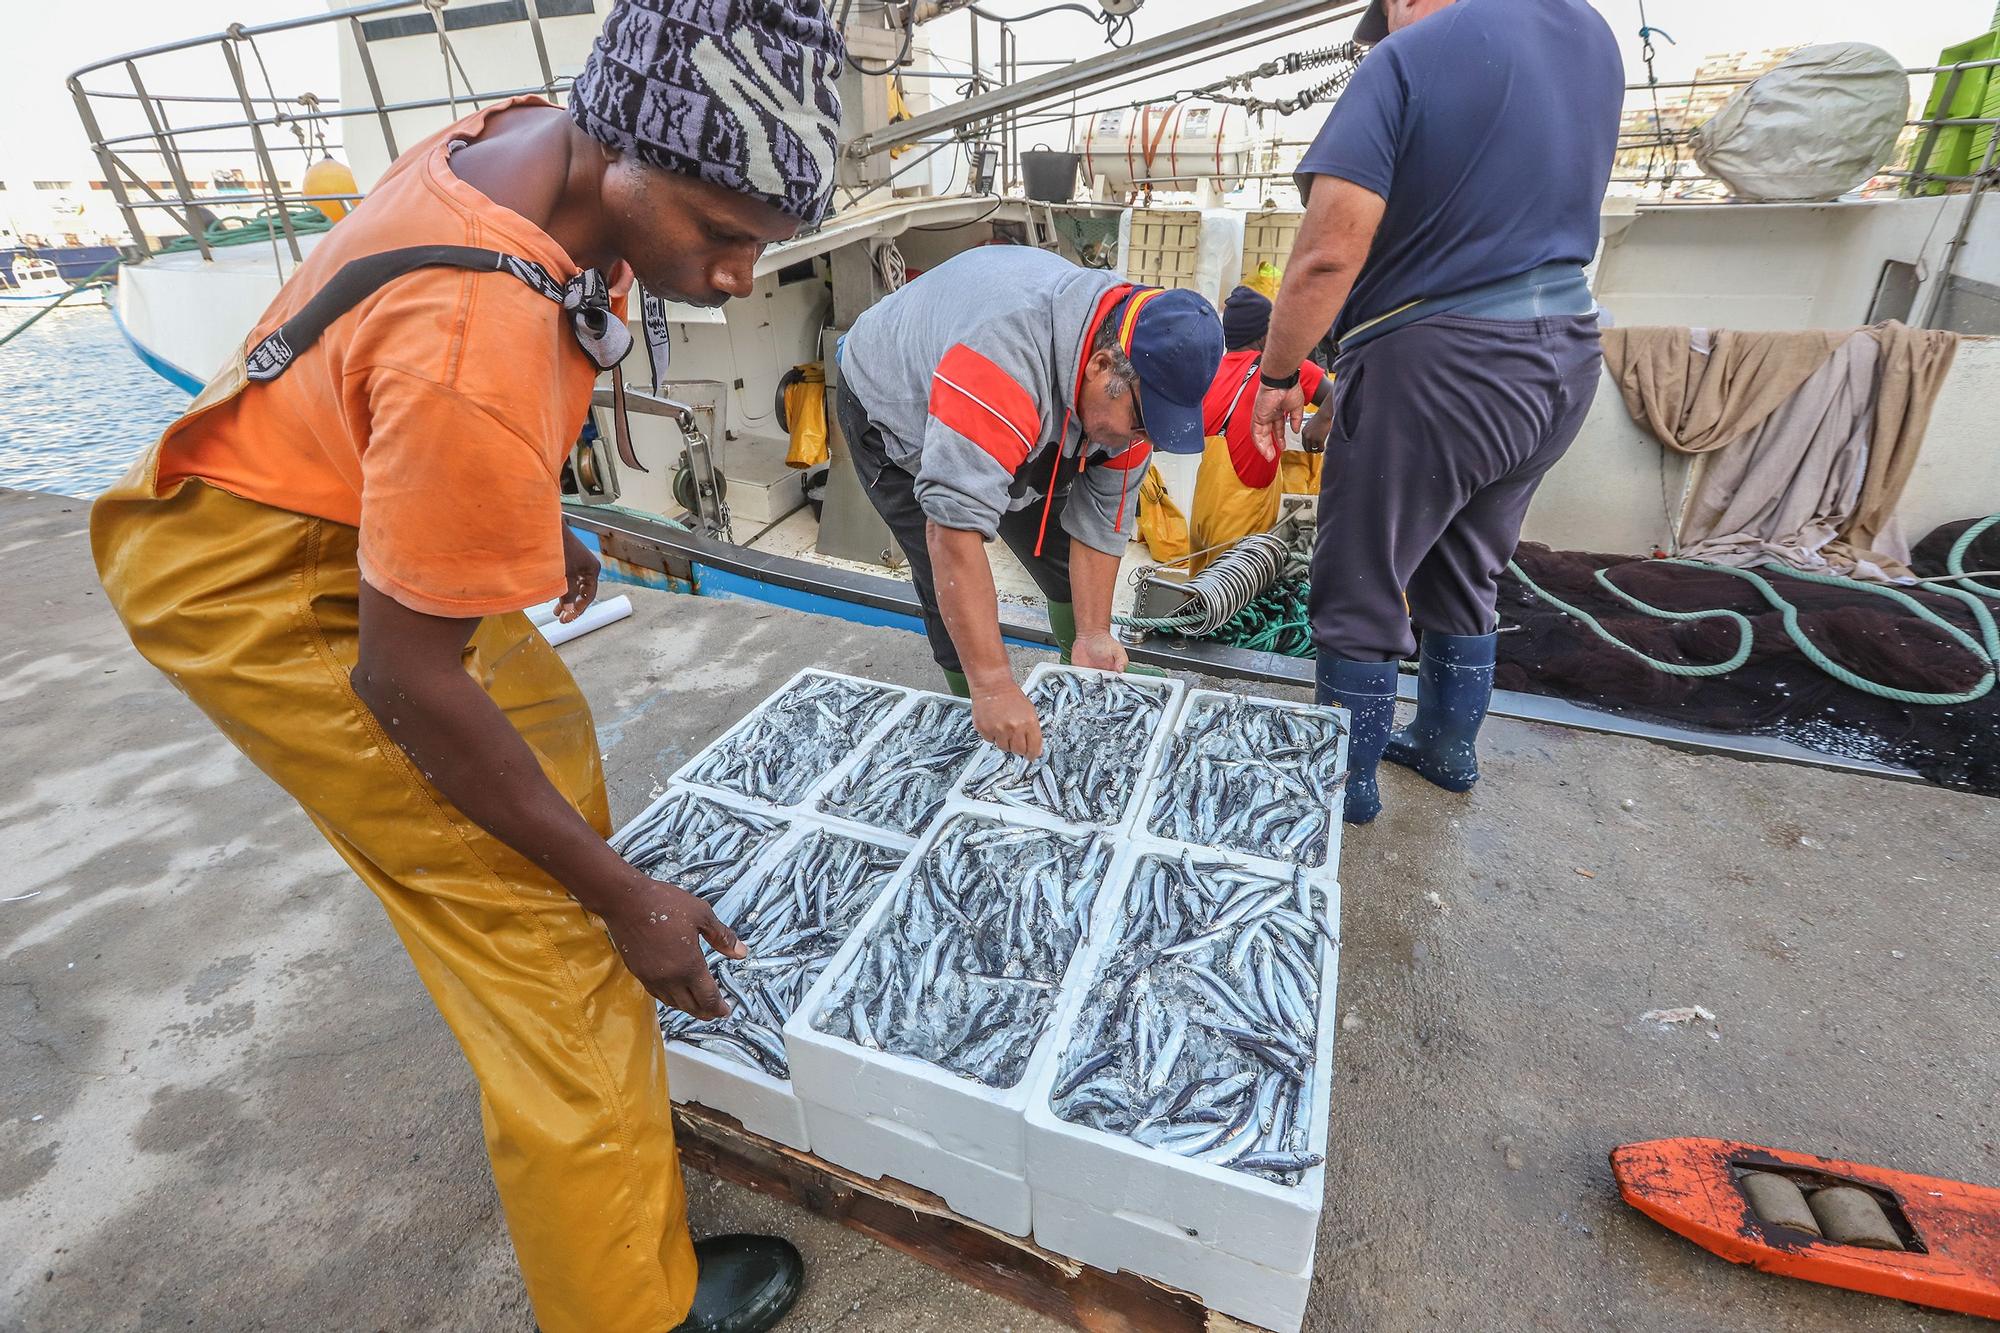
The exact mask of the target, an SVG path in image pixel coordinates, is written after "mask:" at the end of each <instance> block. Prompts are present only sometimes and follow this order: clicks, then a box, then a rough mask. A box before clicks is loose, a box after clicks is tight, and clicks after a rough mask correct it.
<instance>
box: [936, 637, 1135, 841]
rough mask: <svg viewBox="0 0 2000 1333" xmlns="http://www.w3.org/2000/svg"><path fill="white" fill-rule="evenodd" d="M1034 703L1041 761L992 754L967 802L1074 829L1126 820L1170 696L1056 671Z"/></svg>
mask: <svg viewBox="0 0 2000 1333" xmlns="http://www.w3.org/2000/svg"><path fill="white" fill-rule="evenodd" d="M1028 701H1029V702H1030V703H1032V704H1034V706H1035V712H1036V713H1037V714H1038V715H1039V716H1040V718H1041V723H1042V757H1041V758H1040V759H1032V760H1031V759H1025V758H1022V757H1021V756H1020V755H1012V754H1007V753H1005V752H1004V751H1001V750H997V749H996V750H989V751H987V752H986V753H985V754H984V755H982V756H981V757H980V760H979V762H978V763H977V764H975V765H974V766H973V769H972V772H971V774H970V775H969V776H968V777H967V779H966V783H965V795H966V796H967V797H968V798H969V799H971V800H975V801H986V802H991V803H995V804H1000V805H1013V806H1021V807H1024V808H1026V809H1030V810H1040V811H1042V812H1043V813H1045V814H1051V815H1054V816H1055V817H1056V818H1058V819H1061V820H1066V821H1068V822H1069V823H1072V824H1103V825H1108V824H1116V823H1117V822H1118V821H1119V820H1121V819H1123V818H1124V817H1125V811H1126V809H1127V807H1128V806H1129V805H1130V803H1131V799H1132V795H1133V792H1134V791H1135V790H1136V789H1137V787H1138V785H1139V781H1140V779H1141V778H1142V777H1143V776H1144V774H1143V773H1141V772H1140V769H1141V768H1142V767H1143V765H1144V764H1145V760H1146V750H1147V747H1148V746H1150V745H1151V744H1152V743H1153V734H1154V731H1155V729H1156V728H1157V727H1158V726H1159V723H1160V718H1161V717H1162V715H1164V714H1165V712H1166V707H1167V701H1166V695H1165V692H1164V691H1163V690H1161V689H1160V687H1158V686H1156V685H1144V684H1140V683H1138V682H1136V681H1134V680H1131V679H1128V678H1124V677H1119V676H1102V675H1094V674H1084V673H1082V672H1069V671H1052V672H1050V673H1048V674H1047V675H1045V676H1043V677H1042V678H1041V679H1040V680H1038V681H1036V682H1035V685H1034V688H1033V689H1031V690H1030V691H1029V692H1028Z"/></svg>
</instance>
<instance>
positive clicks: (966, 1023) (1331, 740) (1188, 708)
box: [614, 664, 1347, 1329]
mask: <svg viewBox="0 0 2000 1333" xmlns="http://www.w3.org/2000/svg"><path fill="white" fill-rule="evenodd" d="M1025 688H1026V690H1027V692H1028V694H1029V697H1030V698H1031V699H1032V700H1033V701H1034V702H1035V704H1036V707H1037V712H1038V714H1039V715H1040V717H1041V719H1042V725H1043V735H1044V744H1045V753H1044V756H1043V757H1042V759H1040V760H1038V761H1034V762H1032V763H1031V762H1028V761H1024V760H1018V759H1014V758H1012V757H1010V756H1005V755H1002V754H1000V753H999V752H998V751H996V750H994V749H993V748H992V747H990V746H988V745H986V744H985V743H984V742H982V741H980V740H979V739H978V738H977V736H976V734H975V733H974V732H973V731H972V728H971V717H970V709H969V707H968V706H967V705H966V704H964V703H963V702H962V701H959V700H954V699H950V698H947V697H945V696H941V695H936V694H928V693H922V692H914V691H908V690H903V689H900V688H897V687H894V686H888V685H882V684H878V683H876V682H872V681H865V680H859V679H857V678H854V677H849V676H841V675H838V674H836V673H832V672H825V671H818V670H807V671H802V672H800V673H799V675H798V676H795V677H794V678H793V679H792V680H791V681H789V682H787V683H786V685H785V686H783V687H782V688H780V689H779V690H778V691H777V692H775V693H774V694H773V695H772V696H771V697H770V698H768V699H766V700H764V701H763V703H761V704H759V705H758V707H757V708H756V709H754V710H752V712H751V713H750V714H749V715H748V716H746V717H745V718H744V719H743V720H742V721H740V722H738V723H737V724H736V725H735V726H733V727H731V728H730V729H729V730H728V731H727V732H725V733H723V735H722V736H720V737H718V738H717V739H716V741H714V742H713V743H712V744H710V745H709V746H707V747H706V748H704V749H703V750H702V751H701V752H700V753H699V754H697V755H696V756H694V758H693V759H691V760H689V761H688V763H687V764H686V765H684V766H683V767H682V769H681V770H680V771H679V772H678V773H677V774H676V775H675V777H674V778H673V780H672V781H671V783H670V785H669V790H668V791H667V792H666V794H665V795H663V796H662V797H661V798H660V799H659V800H658V801H656V802H655V803H654V804H653V806H652V807H650V808H649V809H648V810H647V812H646V813H645V814H643V815H641V816H640V817H639V818H638V819H636V820H634V821H633V822H632V824H631V825H629V826H628V827H627V829H626V830H625V831H624V832H623V833H621V834H620V835H619V837H618V838H617V839H616V840H614V845H615V846H617V847H618V849H619V850H620V852H621V853H623V854H625V855H626V856H627V858H628V859H630V860H632V861H633V862H634V864H637V865H640V866H641V867H642V868H645V869H648V870H649V871H650V872H651V873H653V874H655V875H656V876H658V877H660V878H666V879H673V880H675V881H676V882H679V883H681V884H682V885H683V886H684V887H687V888H689V889H690V890H691V891H693V892H696V893H699V894H701V895H702V896H703V897H704V898H706V899H708V900H709V901H710V902H711V903H713V904H715V906H716V908H717V912H718V914H719V915H721V916H722V917H723V918H724V919H725V920H726V921H729V922H730V923H731V925H732V926H733V927H734V928H735V929H736V930H737V931H738V932H739V934H741V935H743V937H744V939H745V942H746V943H747V944H748V946H749V950H750V957H749V958H747V959H745V960H743V961H742V962H728V961H725V960H715V962H716V971H717V976H718V980H719V981H720V983H721V984H722V985H723V987H724V990H725V993H726V994H728V995H729V996H730V998H731V1000H732V1003H734V1005H735V1007H736V1012H735V1013H733V1014H732V1015H731V1017H730V1018H728V1019H725V1020H722V1021H720V1022H717V1023H704V1022H698V1021H695V1020H691V1019H688V1018H687V1017H686V1016H685V1015H677V1014H663V1028H664V1029H665V1030H666V1031H667V1033H668V1036H669V1041H668V1047H667V1051H668V1072H669V1077H670V1079H671V1081H672V1088H673V1095H674V1096H675V1097H676V1098H677V1099H680V1100H683V1101H689V1100H691V1101H698V1102H700V1103H702V1104H704V1105H707V1106H712V1107H714V1108H716V1109H718V1110H722V1111H725V1112H728V1113H729V1114H731V1115H734V1116H736V1117H737V1119H739V1120H740V1121H741V1122H742V1123H743V1125H744V1126H745V1128H747V1129H749V1130H750V1131H751V1132H753V1133H756V1134H761V1135H763V1136H765V1137H768V1138H772V1139H775V1140H777V1141H779V1142H782V1143H786V1144H789V1145H791V1146H793V1147H796V1148H800V1149H806V1150H810V1151H812V1152H814V1153H815V1154H817V1155H819V1156H820V1157H822V1158H824V1159H826V1160H827V1161H829V1162H832V1163H834V1164H836V1165H839V1166H843V1167H846V1168H848V1169H849V1170H852V1171H855V1172H857V1173H859V1174H862V1175H865V1176H869V1177H876V1178H880V1177H893V1178H895V1179H897V1180H901V1181H904V1182H906V1183H909V1184H912V1185H916V1186H919V1187H921V1188H924V1189H928V1190H931V1191H932V1192H934V1193H936V1194H938V1195H940V1196H942V1197H943V1198H944V1199H945V1201H946V1202H947V1204H949V1206H950V1207H952V1208H953V1209H954V1210H955V1211H956V1212H958V1213H960V1214H962V1215H964V1216H966V1217H969V1218H971V1219H973V1220H975V1221H979V1222H982V1223H985V1224H986V1225H989V1226H992V1227H995V1228H996V1229H999V1230H1003V1231H1006V1232H1009V1233H1011V1234H1015V1235H1027V1234H1029V1233H1030V1231H1031V1230H1032V1232H1033V1234H1034V1236H1035V1238H1036V1240H1037V1241H1038V1242H1039V1243H1040V1244H1042V1245H1044V1246H1045V1247H1047V1248H1049V1249H1052V1250H1055V1251H1058V1252H1060V1253H1063V1254H1067V1255H1070V1256H1072V1257H1074V1258H1077V1259H1080V1260H1083V1261H1084V1262H1086V1263H1090V1264H1093V1265H1095V1266H1098V1267H1101V1268H1105V1269H1110V1270H1117V1269H1123V1270H1126V1271H1129V1272H1133V1273H1137V1274H1141V1275H1144V1276H1147V1277H1152V1278H1155V1279H1158V1280H1160V1281H1162V1282H1165V1283H1167V1284H1169V1285H1172V1286H1175V1287H1179V1288H1182V1289H1184V1290H1188V1291H1191V1292H1193V1293H1195V1294H1196V1295H1198V1296H1200V1297H1201V1298H1202V1299H1203V1300H1204V1301H1205V1302H1206V1303H1207V1304H1209V1305H1210V1306H1211V1307H1212V1308H1214V1309H1217V1310H1220V1311H1222V1312H1224V1313H1227V1314H1230V1315H1233V1316H1235V1317H1238V1318H1241V1319H1246V1320H1250V1321H1252V1322H1254V1323H1258V1324H1262V1325H1265V1326H1267V1327H1270V1328H1273V1329H1290V1328H1295V1327H1297V1325H1298V1324H1299V1322H1300V1319H1301V1317H1302V1314H1303V1310H1304V1304H1305V1298H1306V1292H1307V1289H1308V1287H1309V1285H1310V1279H1311V1272H1312V1257H1313V1238H1314V1235H1315V1233H1316V1230H1317V1226H1318V1220H1319V1213H1320V1208H1321V1202H1322V1199H1323V1197H1324V1189H1325V1180H1324V1166H1323V1159H1324V1155H1325V1151H1326V1138H1327V1130H1328V1097H1329V1093H1330V1089H1331V1078H1332V1050H1333V1015H1334V995H1335V981H1336V976H1337V966H1336V963H1337V953H1338V941H1337V933H1338V922H1339V901H1340V899H1339V888H1338V884H1337V882H1336V872H1337V869H1338V858H1339V840H1340V830H1341V822H1340V809H1341V803H1342V794H1341V782H1342V780H1343V776H1344V773H1345V767H1346V752H1347V745H1346V736H1345V727H1344V725H1343V722H1342V715H1340V714H1339V713H1338V712H1337V710H1332V709H1317V708H1308V707H1303V706H1300V705H1295V704H1285V703H1279V702H1274V701H1270V700H1257V699H1244V698H1241V697H1239V696H1236V695H1232V694H1224V693H1219V692H1215V691H1207V690H1195V691H1188V690H1186V689H1185V688H1184V687H1183V686H1182V685H1181V684H1179V683H1178V682H1175V681H1171V680H1164V679H1155V678H1148V677H1138V676H1113V675H1108V674H1106V673H1103V672H1094V671H1088V670H1084V669H1080V668H1074V667H1062V666H1056V665H1054V664H1044V665H1043V666H1040V667H1037V668H1036V669H1035V671H1034V672H1033V673H1031V674H1030V676H1029V678H1028V680H1027V682H1026V683H1025ZM1175 1024H1178V1028H1179V1031H1178V1032H1175V1031H1174V1025H1175ZM780 1025H781V1031H780ZM1107 1052H1109V1054H1107ZM1093 1061H1095V1062H1096V1063H1095V1064H1093V1063H1092V1062H1093Z"/></svg>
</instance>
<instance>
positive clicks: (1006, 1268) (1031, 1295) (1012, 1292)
mask: <svg viewBox="0 0 2000 1333" xmlns="http://www.w3.org/2000/svg"><path fill="white" fill-rule="evenodd" d="M674 1127H675V1131H676V1133H677V1135H678V1137H679V1141H680V1149H681V1160H682V1161H684V1162H685V1163H686V1164H687V1165H689V1166H692V1167H694V1168H695V1169H697V1170H700V1171H705V1172H707V1173H708V1174H709V1175H712V1176H715V1177H717V1178H718V1179H721V1180H727V1181H730V1182H732V1183H734V1184H737V1185H742V1186H745V1187H746V1188H749V1189H753V1190H756V1191H757V1192H759V1193H760V1194H769V1195H772V1196H774V1197H776V1198H780V1199H784V1200H787V1201H788V1202H790V1203H793V1204H796V1205H798V1206H799V1207H801V1208H806V1209H810V1210H811V1211H813V1212H815V1213H818V1214H819V1215H820V1216H821V1217H827V1218H831V1219H833V1220H834V1221H836V1222H838V1223H840V1224H841V1225H842V1226H845V1227H850V1228H852V1229H853V1230H855V1231H858V1232H860V1233H861V1234H862V1235H864V1236H867V1237H869V1238H870V1239H872V1240H876V1241H879V1242H880V1243H882V1244H884V1245H887V1246H889V1247H890V1248H891V1249H894V1250H900V1251H902V1252H903V1253H904V1254H907V1255H909V1256H911V1257H912V1258H915V1259H919V1260H921V1261H922V1262H924V1263H926V1264H929V1265H930V1266H931V1267H932V1268H935V1269H937V1270H938V1271H939V1272H941V1273H946V1274H948V1275H950V1276H951V1277H954V1278H956V1279H957V1280H959V1281H960V1282H963V1283H965V1284H966V1285H967V1286H972V1287H977V1288H979V1289H980V1290H981V1291H990V1292H992V1293H993V1294H994V1295H996V1296H1001V1297H1004V1298H1005V1299H1007V1300H1010V1301H1013V1302H1014V1303H1015V1304H1017V1305H1023V1306H1026V1307H1027V1308H1028V1309H1030V1310H1033V1311H1035V1312H1036V1313H1037V1314H1042V1315H1047V1316H1048V1317H1049V1318H1051V1319H1057V1320H1060V1321H1062V1322H1063V1323H1065V1324H1068V1325H1069V1326H1070V1327H1071V1328H1079V1329H1084V1330H1086V1333H1260V1330H1258V1329H1256V1328H1254V1327H1253V1326H1251V1325H1249V1324H1245V1323H1243V1322H1242V1321H1240V1320H1236V1319H1231V1318H1230V1317H1229V1316H1227V1315H1223V1314H1218V1313H1216V1312H1215V1311H1213V1310H1210V1309H1208V1308H1207V1307H1206V1306H1204V1305H1203V1304H1202V1303H1201V1302H1200V1301H1199V1300H1197V1299H1196V1298H1195V1297H1193V1296H1190V1295H1188V1294H1187V1293H1185V1292H1180V1291H1175V1290H1173V1289H1172V1288H1170V1287H1164V1286H1161V1285H1160V1284H1159V1283H1156V1282H1153V1281H1151V1280H1149V1279H1146V1278H1141V1277H1133V1276H1132V1275H1130V1274H1127V1273H1106V1272H1103V1271H1102V1270H1100V1269H1096V1268H1092V1267H1090V1266H1089V1265H1087V1264H1082V1263H1078V1262H1077V1261H1076V1260H1074V1259H1069V1258H1065V1257H1064V1256H1062V1255H1060V1254H1055V1253H1052V1252H1050V1251H1048V1250H1045V1249H1042V1248H1041V1247H1040V1246H1038V1245H1036V1244H1035V1243H1034V1242H1033V1241H1031V1240H1026V1239H1024V1238H1022V1237H1019V1236H1009V1235H1007V1234H1005V1233H1004V1232H1000V1231H995V1230H993V1229H992V1228H991V1227H984V1226H981V1225H979V1224H978V1223H977V1222H972V1221H969V1220H967V1219H966V1218H963V1217H960V1216H959V1215H958V1214H957V1213H954V1212H952V1211H951V1209H950V1207H949V1206H947V1205H946V1203H945V1201H944V1200H943V1199H940V1198H939V1197H938V1196H937V1195H935V1194H932V1193H930V1192H929V1191H927V1190H920V1189H918V1188H916V1187H915V1186H913V1185H905V1184H903V1183H902V1182H901V1181H897V1180H889V1179H886V1178H885V1179H882V1180H866V1179H863V1178H862V1177H860V1176H857V1175H854V1174H853V1173H852V1172H848V1171H843V1170H841V1169H840V1168H839V1167H837V1166H834V1165H832V1164H830V1163H828V1162H824V1161H821V1160H820V1159H819V1158H817V1157H814V1156H812V1155H811V1154H809V1153H802V1152H799V1151H797V1150H796V1149H792V1148H787V1147H785V1146H784V1145H783V1144H781V1143H773V1142H772V1141H771V1140H769V1139H766V1138H760V1137H758V1136H757V1135H755V1134H752V1133H750V1132H749V1131H747V1130H745V1129H744V1128H743V1126H742V1125H740V1124H739V1123H737V1121H736V1119H735V1118H734V1117H733V1116H729V1115H725V1114H724V1113H722V1112H720V1111H714V1110H710V1109H709V1108H708V1107H705V1106H696V1105H692V1104H682V1105H677V1106H675V1107H674Z"/></svg>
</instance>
